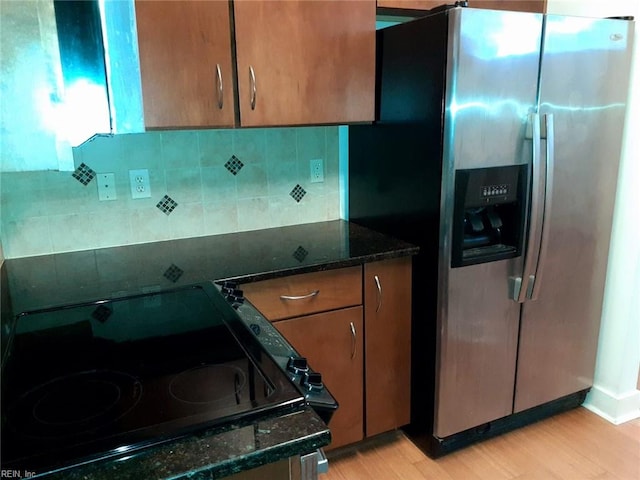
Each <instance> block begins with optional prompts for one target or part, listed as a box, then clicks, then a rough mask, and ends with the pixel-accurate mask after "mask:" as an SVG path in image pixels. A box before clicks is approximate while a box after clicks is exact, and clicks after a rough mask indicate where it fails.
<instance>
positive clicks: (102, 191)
mask: <svg viewBox="0 0 640 480" xmlns="http://www.w3.org/2000/svg"><path fill="white" fill-rule="evenodd" d="M97 180H98V199H99V200H100V201H101V202H102V201H105V200H116V199H117V198H118V196H117V195H116V177H115V175H114V174H113V173H99V174H98V175H97Z"/></svg>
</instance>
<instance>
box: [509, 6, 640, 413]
mask: <svg viewBox="0 0 640 480" xmlns="http://www.w3.org/2000/svg"><path fill="white" fill-rule="evenodd" d="M632 28H633V24H632V23H631V22H627V21H622V20H593V19H586V18H567V17H561V16H547V17H546V28H545V34H544V39H543V51H544V54H543V57H542V61H541V73H540V79H541V80H540V82H541V83H540V118H541V119H542V120H544V119H545V118H547V119H549V118H552V119H553V122H552V123H553V125H554V127H553V131H552V132H551V131H550V132H546V134H547V142H549V144H548V145H545V141H544V140H543V148H542V151H543V153H544V152H545V151H549V152H550V153H551V154H552V156H553V158H554V162H553V168H552V171H551V172H550V174H551V175H550V178H551V179H553V183H552V185H553V187H552V192H551V197H552V202H551V204H550V205H546V207H545V210H544V215H545V216H546V218H545V219H544V229H545V230H544V233H543V235H545V236H546V237H547V242H546V246H545V245H544V242H543V246H542V249H541V251H540V254H539V260H538V267H537V271H536V274H535V277H536V280H535V284H534V286H533V291H532V292H531V296H532V297H533V298H534V299H529V300H527V301H525V303H524V304H523V310H522V320H521V331H520V342H519V352H518V372H517V381H516V390H515V402H514V411H515V412H519V411H522V410H526V409H528V408H531V407H534V406H537V405H540V404H542V403H545V402H548V401H551V400H554V399H557V398H560V397H562V396H565V395H569V394H571V393H575V392H578V391H580V390H584V389H587V388H589V387H590V386H591V385H592V382H593V374H594V368H595V359H596V348H597V343H598V331H599V325H600V315H601V309H602V298H603V289H604V282H605V273H606V266H607V257H608V250H609V237H610V235H611V220H612V214H613V205H614V198H615V190H616V181H617V176H618V161H619V158H620V149H621V139H622V131H623V124H624V117H625V102H626V98H627V91H628V79H629V62H630V52H631V45H632V33H633V32H632ZM550 116H551V117H550ZM545 147H548V150H547V148H545Z"/></svg>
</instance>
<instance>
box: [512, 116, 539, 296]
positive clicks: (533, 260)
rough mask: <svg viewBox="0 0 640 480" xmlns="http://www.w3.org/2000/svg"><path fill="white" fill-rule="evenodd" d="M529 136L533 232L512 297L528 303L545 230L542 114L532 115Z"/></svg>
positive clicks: (530, 224) (529, 237) (514, 284)
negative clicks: (541, 147)
mask: <svg viewBox="0 0 640 480" xmlns="http://www.w3.org/2000/svg"><path fill="white" fill-rule="evenodd" d="M527 138H529V139H531V148H532V154H533V159H532V173H531V200H530V207H529V209H530V210H529V212H530V213H529V234H528V236H527V244H526V246H525V257H524V266H523V269H522V274H521V275H520V276H517V277H512V278H511V279H510V280H511V282H510V283H511V288H510V290H511V298H512V299H513V300H515V301H517V302H518V303H524V302H525V301H526V300H527V298H531V295H532V293H533V285H534V283H535V271H536V267H537V264H538V257H539V253H540V241H541V233H542V214H543V211H544V210H543V194H544V175H545V172H544V170H545V168H544V166H543V164H542V161H541V158H540V157H541V155H540V145H541V143H542V141H541V140H542V133H541V131H540V115H538V114H537V113H532V114H531V115H530V116H529V130H528V132H527Z"/></svg>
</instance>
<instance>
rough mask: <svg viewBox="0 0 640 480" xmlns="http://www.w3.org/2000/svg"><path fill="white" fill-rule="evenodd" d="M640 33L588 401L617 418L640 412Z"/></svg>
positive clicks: (553, 8) (615, 10)
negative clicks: (599, 328) (638, 209)
mask: <svg viewBox="0 0 640 480" xmlns="http://www.w3.org/2000/svg"><path fill="white" fill-rule="evenodd" d="M547 9H548V11H549V13H557V14H568V15H583V16H593V17H606V16H620V15H633V16H635V18H636V19H637V18H640V0H615V1H614V0H609V1H607V2H604V1H601V0H598V1H595V0H588V1H583V0H580V1H578V0H564V1H558V0H548V2H547ZM639 39H640V30H639V29H638V25H637V24H636V37H635V44H634V60H633V67H632V70H633V71H632V74H631V82H630V84H631V85H632V88H631V90H630V94H629V108H628V112H627V123H626V131H625V138H624V144H623V154H622V159H621V165H620V175H619V181H618V192H617V196H616V209H615V213H614V218H613V232H612V236H611V250H610V254H609V268H608V272H607V284H606V288H605V299H604V306H603V313H602V326H601V330H600V341H599V345H598V359H597V364H596V373H595V380H594V387H593V389H592V391H591V392H590V393H589V396H588V397H587V401H586V403H585V406H586V407H587V408H589V409H591V410H593V411H595V412H596V413H598V414H600V415H602V416H603V417H605V418H607V419H609V420H610V421H612V422H614V423H621V422H624V421H626V420H629V419H632V418H636V417H639V416H640V391H638V383H639V366H640V316H639V315H638V312H639V311H640V251H639V247H638V245H640V225H638V214H637V206H638V205H640V190H638V185H640V141H638V138H637V132H638V131H640V89H638V86H639V85H640V40H639ZM612 81H615V79H612ZM634 85H635V86H636V88H635V89H634V88H633V86H634Z"/></svg>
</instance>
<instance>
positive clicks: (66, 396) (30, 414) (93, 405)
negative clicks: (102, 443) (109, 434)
mask: <svg viewBox="0 0 640 480" xmlns="http://www.w3.org/2000/svg"><path fill="white" fill-rule="evenodd" d="M141 395H142V385H141V384H140V382H139V381H138V380H137V379H136V378H135V377H133V376H131V375H128V374H126V373H122V372H114V371H110V370H103V371H97V370H94V371H88V372H79V373H75V374H71V375H67V376H64V377H59V378H55V379H53V380H51V381H49V382H47V383H44V384H42V385H39V386H37V387H36V388H34V389H33V390H30V391H29V392H27V393H25V394H24V395H23V396H21V397H20V398H19V399H18V400H17V401H16V402H15V405H14V407H13V408H10V410H9V412H8V414H7V418H8V419H9V427H11V428H12V429H14V430H15V431H16V433H18V434H19V435H25V436H28V437H35V438H43V437H51V438H65V437H71V436H74V435H78V434H81V433H84V432H87V431H89V430H95V429H96V428H99V427H102V426H105V425H107V424H110V423H112V422H114V421H116V420H117V419H118V418H120V417H122V416H123V415H126V414H127V413H128V412H129V411H130V410H131V409H132V408H134V407H135V406H136V405H137V403H138V402H139V401H140V397H141Z"/></svg>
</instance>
